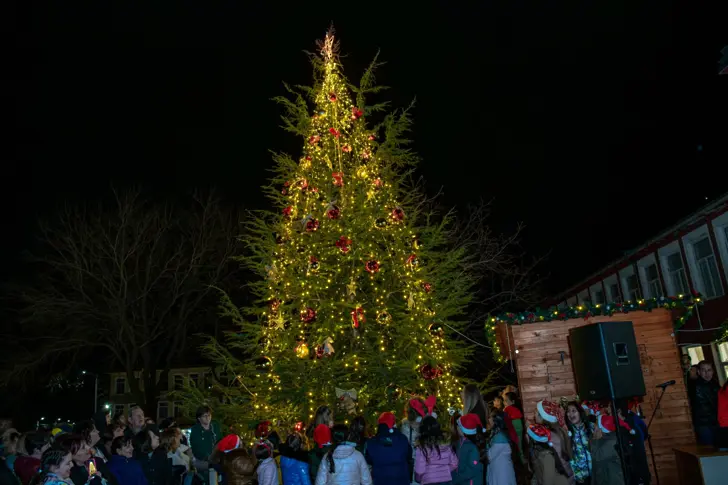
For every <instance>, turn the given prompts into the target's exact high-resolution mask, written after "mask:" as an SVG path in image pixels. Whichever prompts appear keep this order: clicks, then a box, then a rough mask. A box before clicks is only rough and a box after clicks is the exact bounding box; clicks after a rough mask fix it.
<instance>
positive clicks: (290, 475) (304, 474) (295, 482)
mask: <svg viewBox="0 0 728 485" xmlns="http://www.w3.org/2000/svg"><path fill="white" fill-rule="evenodd" d="M281 476H282V477H283V485H311V477H310V476H309V470H308V463H306V462H305V461H300V460H296V459H295V458H291V457H288V456H281Z"/></svg>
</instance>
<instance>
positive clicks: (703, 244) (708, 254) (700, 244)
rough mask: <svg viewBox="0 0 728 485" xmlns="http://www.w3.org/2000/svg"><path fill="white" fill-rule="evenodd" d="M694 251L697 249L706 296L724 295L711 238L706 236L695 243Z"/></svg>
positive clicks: (698, 264)
mask: <svg viewBox="0 0 728 485" xmlns="http://www.w3.org/2000/svg"><path fill="white" fill-rule="evenodd" d="M693 251H695V263H696V264H697V266H698V273H699V274H700V280H701V281H702V283H703V285H702V286H703V288H702V289H703V293H704V294H705V297H706V298H715V297H716V296H720V295H722V294H723V289H722V287H721V284H720V275H719V274H718V265H717V263H716V261H715V255H714V254H713V247H712V246H711V245H710V238H708V237H707V236H706V237H704V238H702V239H700V240H699V241H697V242H696V243H694V244H693Z"/></svg>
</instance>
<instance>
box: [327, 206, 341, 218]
mask: <svg viewBox="0 0 728 485" xmlns="http://www.w3.org/2000/svg"><path fill="white" fill-rule="evenodd" d="M340 215H341V211H340V210H339V208H338V207H336V206H335V205H334V206H331V208H330V209H329V210H327V211H326V217H328V218H329V219H338V218H339V216H340Z"/></svg>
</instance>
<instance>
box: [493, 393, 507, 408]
mask: <svg viewBox="0 0 728 485" xmlns="http://www.w3.org/2000/svg"><path fill="white" fill-rule="evenodd" d="M504 407H505V406H504V405H503V396H496V397H494V398H493V409H497V410H498V411H503V408H504Z"/></svg>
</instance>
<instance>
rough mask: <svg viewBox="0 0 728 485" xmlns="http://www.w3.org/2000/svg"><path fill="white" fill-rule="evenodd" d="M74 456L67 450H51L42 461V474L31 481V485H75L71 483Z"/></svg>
mask: <svg viewBox="0 0 728 485" xmlns="http://www.w3.org/2000/svg"><path fill="white" fill-rule="evenodd" d="M72 466H73V455H72V454H71V453H70V452H68V451H65V450H61V449H58V448H50V449H47V450H45V451H44V452H43V455H42V456H41V459H40V473H38V474H37V475H36V476H34V477H33V479H32V480H31V481H30V483H31V485H74V482H72V481H71V467H72Z"/></svg>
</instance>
